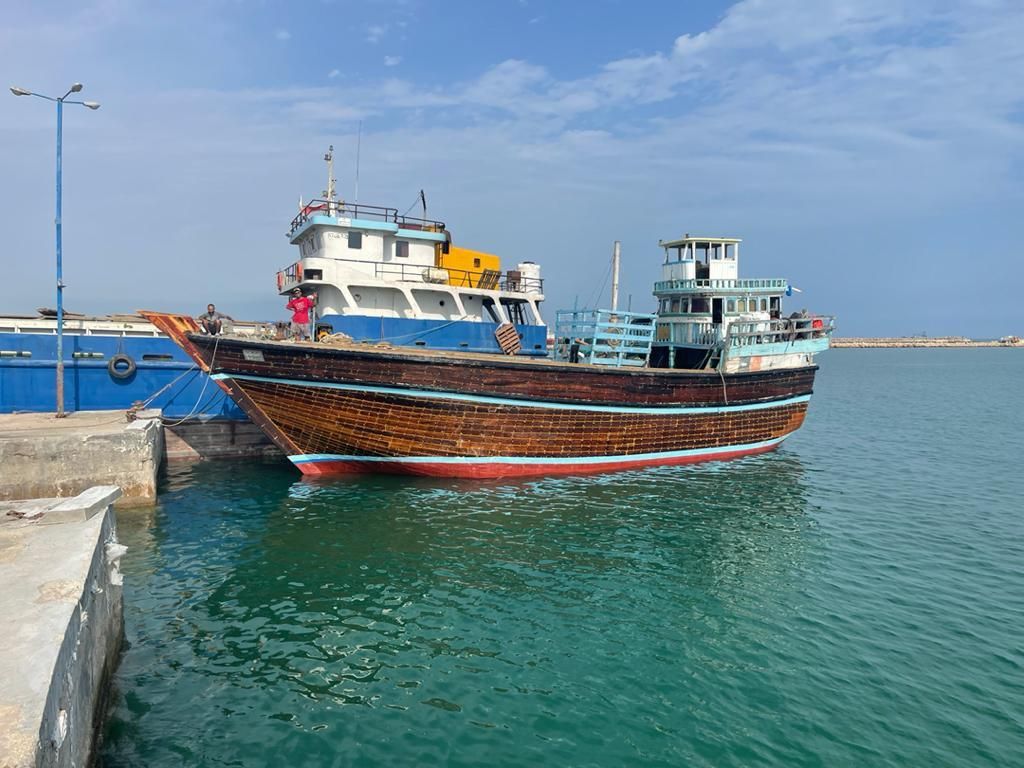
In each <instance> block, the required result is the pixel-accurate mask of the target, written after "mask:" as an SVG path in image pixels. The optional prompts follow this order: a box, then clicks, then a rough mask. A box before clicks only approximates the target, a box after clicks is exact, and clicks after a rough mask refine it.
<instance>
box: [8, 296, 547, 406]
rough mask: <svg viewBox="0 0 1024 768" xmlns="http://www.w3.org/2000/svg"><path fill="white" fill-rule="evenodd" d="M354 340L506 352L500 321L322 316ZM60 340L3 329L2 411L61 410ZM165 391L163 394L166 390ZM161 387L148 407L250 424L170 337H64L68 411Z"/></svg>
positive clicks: (542, 341)
mask: <svg viewBox="0 0 1024 768" xmlns="http://www.w3.org/2000/svg"><path fill="white" fill-rule="evenodd" d="M319 323H320V324H321V325H329V326H331V328H332V329H333V330H334V331H335V332H341V333H346V334H348V335H349V336H351V337H352V338H353V339H355V340H356V341H366V342H375V341H387V342H389V343H391V344H394V345H396V346H410V347H412V346H416V347H427V348H430V349H437V350H461V351H470V352H490V353H497V354H501V349H500V348H499V347H498V343H497V341H496V340H495V338H494V331H495V330H496V328H497V327H498V326H497V324H495V323H480V322H471V321H455V322H446V321H442V320H412V319H406V318H379V317H364V316H362V317H352V316H341V315H328V316H326V317H323V318H321V319H320V320H319ZM517 330H518V331H519V333H520V334H521V336H522V344H523V350H522V353H521V354H525V355H537V356H543V355H546V354H547V339H546V328H545V327H544V326H536V325H523V326H517ZM119 353H123V354H126V355H129V356H130V357H131V358H132V359H133V360H134V361H135V364H136V370H135V372H134V373H133V374H132V375H131V376H129V377H127V378H123V379H121V378H117V377H115V376H113V375H111V373H110V370H109V368H108V367H107V366H108V365H109V363H110V359H111V357H113V356H114V355H116V354H119ZM56 359H57V337H56V335H54V334H53V333H52V332H47V333H26V332H23V333H11V332H2V333H0V413H16V412H19V411H32V412H49V411H53V410H55V409H56V405H55V404H56V397H57V394H56V379H57V375H56ZM161 390H163V391H161ZM157 392H159V394H157V395H156V397H155V398H154V399H153V401H152V402H151V403H150V407H153V408H160V409H162V410H163V412H164V416H165V417H167V418H169V419H182V418H185V417H192V418H202V419H232V420H239V421H246V420H248V418H247V417H246V415H245V413H244V412H243V411H242V410H241V409H240V408H239V407H238V406H237V405H235V403H234V401H232V400H231V398H229V397H228V396H227V395H226V394H225V393H224V391H223V390H222V389H221V388H220V387H219V386H217V385H216V384H215V383H214V382H213V381H212V380H210V378H209V377H208V376H206V374H204V373H202V372H201V371H199V370H198V369H196V368H195V366H194V364H193V362H192V360H191V359H190V358H189V357H188V355H186V354H185V352H183V351H182V350H181V348H180V347H178V345H177V344H175V343H174V342H173V341H171V340H170V339H168V338H166V337H159V336H124V337H122V336H119V335H103V334H101V333H92V334H82V333H77V332H73V333H69V332H65V334H64V407H65V409H66V410H68V411H94V410H122V409H125V408H129V407H131V405H132V404H133V403H135V402H137V401H140V400H141V401H145V400H147V399H149V398H150V397H152V396H153V395H154V394H156V393H157Z"/></svg>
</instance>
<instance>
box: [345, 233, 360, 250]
mask: <svg viewBox="0 0 1024 768" xmlns="http://www.w3.org/2000/svg"><path fill="white" fill-rule="evenodd" d="M348 247H349V248H354V249H356V250H358V249H361V248H362V247H363V233H362V232H349V233H348Z"/></svg>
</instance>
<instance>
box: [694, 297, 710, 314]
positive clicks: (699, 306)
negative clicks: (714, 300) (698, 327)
mask: <svg viewBox="0 0 1024 768" xmlns="http://www.w3.org/2000/svg"><path fill="white" fill-rule="evenodd" d="M690 307H691V311H692V312H694V313H704V312H710V311H711V310H710V309H709V304H708V300H707V298H706V297H703V296H702V297H701V298H699V299H693V300H691V302H690Z"/></svg>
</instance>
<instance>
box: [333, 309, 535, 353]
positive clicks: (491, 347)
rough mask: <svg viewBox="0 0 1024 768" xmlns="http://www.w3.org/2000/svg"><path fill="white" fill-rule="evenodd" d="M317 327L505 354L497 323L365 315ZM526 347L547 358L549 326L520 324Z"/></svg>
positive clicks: (361, 337) (357, 336) (358, 336)
mask: <svg viewBox="0 0 1024 768" xmlns="http://www.w3.org/2000/svg"><path fill="white" fill-rule="evenodd" d="M317 324H318V326H322V325H329V326H331V329H332V330H333V331H334V332H335V333H339V332H340V333H344V334H347V335H349V336H351V337H352V338H353V339H354V340H355V341H361V342H363V341H365V342H376V341H386V342H388V343H390V344H394V345H395V346H399V347H421V348H427V349H437V350H457V351H461V352H487V353H494V354H502V351H501V347H499V346H498V342H497V340H496V339H495V338H494V332H495V331H496V330H497V329H498V324H497V323H482V322H474V321H471V320H414V319H410V318H404V317H366V316H365V315H324V316H323V317H321V318H320V319H319V320H318V321H317ZM516 330H517V331H519V335H520V339H521V342H522V345H523V349H522V352H520V354H522V355H531V356H537V357H543V356H545V355H547V327H546V326H543V325H517V326H516Z"/></svg>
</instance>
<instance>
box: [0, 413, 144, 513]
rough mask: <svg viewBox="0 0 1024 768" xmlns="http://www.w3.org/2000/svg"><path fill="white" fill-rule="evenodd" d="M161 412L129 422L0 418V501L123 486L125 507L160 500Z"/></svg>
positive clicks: (112, 416) (78, 416) (82, 416)
mask: <svg viewBox="0 0 1024 768" xmlns="http://www.w3.org/2000/svg"><path fill="white" fill-rule="evenodd" d="M159 416H160V412H159V411H143V412H142V413H141V414H140V418H138V419H137V420H135V421H132V422H129V421H128V420H127V419H126V418H125V413H124V411H79V412H76V413H72V414H69V415H68V416H67V417H66V418H63V419H56V418H54V416H53V414H45V413H19V414H3V415H0V500H11V499H30V498H36V497H49V496H74V495H76V494H78V493H81V492H82V491H84V490H86V489H87V488H90V487H92V486H95V485H116V486H119V487H120V488H121V489H122V490H123V492H124V495H123V497H122V500H121V502H119V503H122V504H128V505H130V504H148V503H152V502H154V501H155V500H156V481H157V472H158V471H159V469H160V464H161V462H162V461H163V452H164V442H163V426H162V425H161V423H160V418H159Z"/></svg>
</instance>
